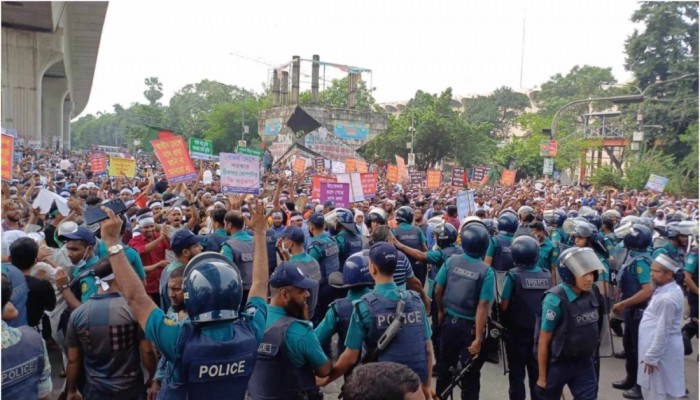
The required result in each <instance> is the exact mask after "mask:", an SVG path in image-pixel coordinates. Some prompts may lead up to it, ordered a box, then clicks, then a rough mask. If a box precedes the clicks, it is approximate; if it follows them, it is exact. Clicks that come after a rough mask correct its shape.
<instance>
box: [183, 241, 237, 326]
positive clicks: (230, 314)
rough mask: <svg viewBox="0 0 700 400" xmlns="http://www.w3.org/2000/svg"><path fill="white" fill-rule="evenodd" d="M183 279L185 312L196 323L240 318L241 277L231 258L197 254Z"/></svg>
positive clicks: (189, 264)
mask: <svg viewBox="0 0 700 400" xmlns="http://www.w3.org/2000/svg"><path fill="white" fill-rule="evenodd" d="M184 277H185V278H184V281H183V283H184V285H183V286H184V292H185V308H186V309H187V314H188V315H189V317H190V320H191V321H192V322H193V323H195V324H196V323H205V322H211V321H225V320H232V319H236V318H238V309H239V306H240V304H241V298H242V297H243V290H242V283H241V275H240V272H238V268H236V266H235V265H233V263H231V261H230V260H229V259H228V258H226V257H224V256H223V255H221V254H216V253H210V252H204V253H200V254H197V255H196V256H195V257H194V258H192V259H191V260H190V262H189V263H187V266H185V272H184Z"/></svg>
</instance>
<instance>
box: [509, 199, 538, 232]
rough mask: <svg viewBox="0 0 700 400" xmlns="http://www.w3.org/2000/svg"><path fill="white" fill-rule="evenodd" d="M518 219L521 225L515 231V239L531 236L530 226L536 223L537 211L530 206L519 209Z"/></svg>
mask: <svg viewBox="0 0 700 400" xmlns="http://www.w3.org/2000/svg"><path fill="white" fill-rule="evenodd" d="M518 219H519V220H520V225H518V229H517V230H516V231H515V234H514V235H513V236H514V237H518V236H520V235H529V234H530V224H531V223H532V222H533V221H535V209H533V208H532V207H530V206H522V207H520V208H518Z"/></svg>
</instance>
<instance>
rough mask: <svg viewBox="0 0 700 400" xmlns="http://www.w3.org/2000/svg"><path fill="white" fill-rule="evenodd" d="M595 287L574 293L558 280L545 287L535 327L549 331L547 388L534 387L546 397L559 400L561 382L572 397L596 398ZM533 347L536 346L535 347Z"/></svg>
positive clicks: (597, 317) (598, 310)
mask: <svg viewBox="0 0 700 400" xmlns="http://www.w3.org/2000/svg"><path fill="white" fill-rule="evenodd" d="M597 290H598V289H597V287H596V286H593V290H592V291H590V292H582V293H581V294H580V295H577V294H576V293H575V292H574V291H573V289H571V287H569V285H567V284H565V283H560V284H559V285H557V286H555V287H553V288H552V289H549V290H548V291H547V292H546V293H545V295H544V298H543V299H542V312H541V313H540V314H539V318H538V319H539V320H540V321H539V324H538V328H539V329H537V332H536V335H537V337H539V330H540V329H541V330H542V331H544V332H549V333H552V334H553V337H552V342H551V343H550V349H549V361H548V366H547V387H546V388H544V389H542V388H540V387H539V386H538V389H537V390H538V394H539V395H540V396H541V397H542V398H543V399H546V400H549V399H559V397H560V396H561V392H562V390H563V388H564V386H565V385H568V386H569V389H570V390H571V392H572V394H573V396H574V398H575V399H581V400H594V399H596V397H597V389H598V381H597V379H596V374H595V367H594V365H593V356H594V354H595V352H596V351H597V349H598V342H599V334H600V313H601V304H600V302H599V298H598V294H597ZM535 349H537V347H535Z"/></svg>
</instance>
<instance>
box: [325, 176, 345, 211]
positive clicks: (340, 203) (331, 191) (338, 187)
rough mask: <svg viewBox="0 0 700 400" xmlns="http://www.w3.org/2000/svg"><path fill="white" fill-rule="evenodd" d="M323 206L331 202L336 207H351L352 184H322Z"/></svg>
mask: <svg viewBox="0 0 700 400" xmlns="http://www.w3.org/2000/svg"><path fill="white" fill-rule="evenodd" d="M320 200H321V204H325V203H326V201H328V200H330V201H332V202H333V204H335V206H336V207H342V208H348V207H350V184H349V183H338V182H321V198H320Z"/></svg>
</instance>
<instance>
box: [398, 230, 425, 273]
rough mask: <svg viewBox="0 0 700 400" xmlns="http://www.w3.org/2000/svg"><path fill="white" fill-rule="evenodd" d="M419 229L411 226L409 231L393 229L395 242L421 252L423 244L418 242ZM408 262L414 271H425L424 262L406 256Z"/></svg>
mask: <svg viewBox="0 0 700 400" xmlns="http://www.w3.org/2000/svg"><path fill="white" fill-rule="evenodd" d="M419 232H420V229H418V228H417V227H415V226H413V225H411V229H409V230H405V229H402V228H401V227H400V226H399V227H398V228H396V229H394V236H396V240H398V241H399V242H401V244H403V245H404V246H406V247H410V248H412V249H415V250H419V251H423V242H421V240H420V233H419ZM406 256H407V257H408V260H409V261H410V262H411V266H412V267H413V270H414V271H425V269H426V266H425V262H423V261H418V260H416V259H415V258H413V257H411V256H408V255H406Z"/></svg>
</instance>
